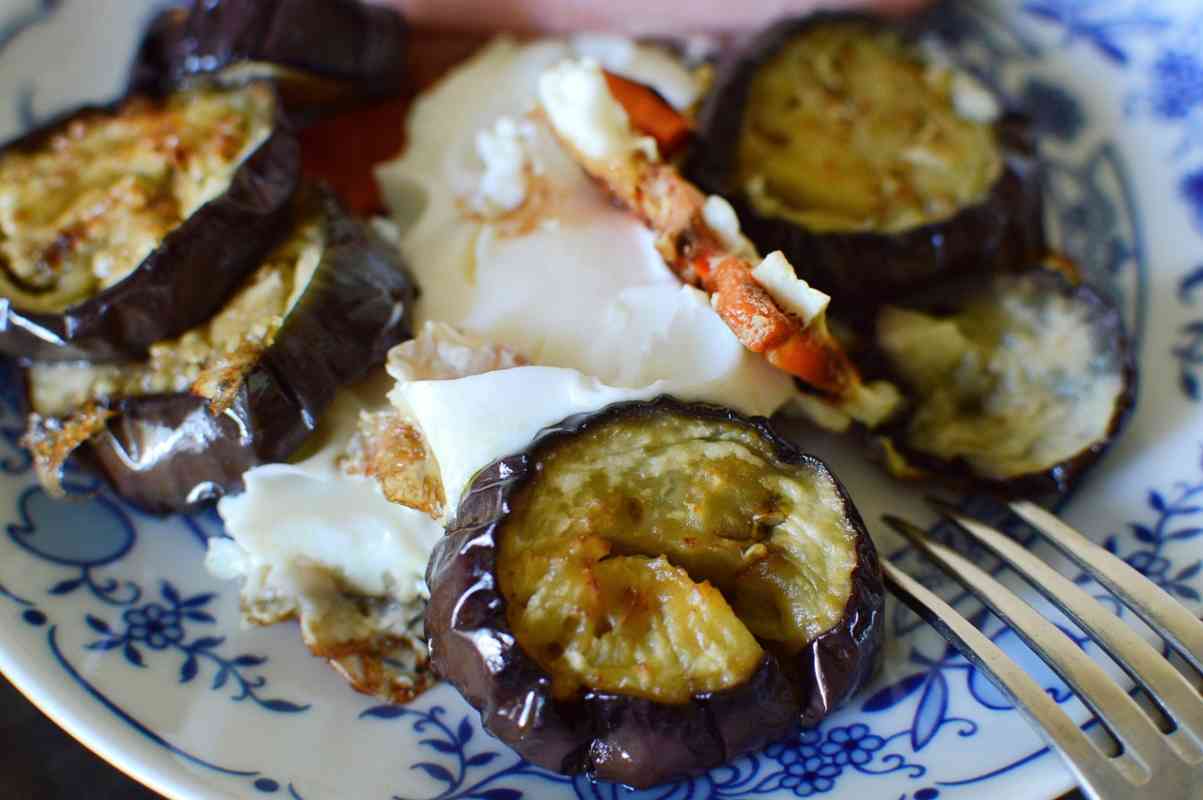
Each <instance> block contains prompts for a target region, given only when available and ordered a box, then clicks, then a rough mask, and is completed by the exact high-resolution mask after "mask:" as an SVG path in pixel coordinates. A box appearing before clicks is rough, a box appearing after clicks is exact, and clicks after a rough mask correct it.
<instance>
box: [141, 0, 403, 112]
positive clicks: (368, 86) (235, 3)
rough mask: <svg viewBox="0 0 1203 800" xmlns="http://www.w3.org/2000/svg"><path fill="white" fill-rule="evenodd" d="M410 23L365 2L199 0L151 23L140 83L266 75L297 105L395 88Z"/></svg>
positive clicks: (326, 103)
mask: <svg viewBox="0 0 1203 800" xmlns="http://www.w3.org/2000/svg"><path fill="white" fill-rule="evenodd" d="M405 58H406V27H405V22H404V20H403V19H402V18H401V15H400V14H399V13H397V12H396V11H395V10H393V9H391V8H389V7H387V6H384V5H373V4H370V3H365V2H360V0H193V2H192V3H191V4H190V5H189V7H187V8H173V9H168V10H167V11H164V12H163V13H162V14H161V15H159V17H158V18H157V19H155V20H154V22H152V23H151V26H150V28H149V30H148V31H147V35H146V38H145V39H144V41H143V43H142V47H141V52H140V53H139V56H138V58H137V60H136V62H135V67H134V76H133V83H134V85H141V86H148V87H151V88H152V89H157V90H162V89H165V88H166V89H171V88H175V87H178V86H181V85H188V84H189V83H190V82H192V81H193V80H195V79H197V78H201V79H204V80H209V79H212V78H214V77H217V78H218V79H219V80H221V81H222V82H232V83H237V82H241V81H245V80H247V79H251V78H270V79H271V80H273V81H275V82H276V83H277V85H278V86H279V87H280V91H281V94H283V96H284V98H285V101H286V102H287V103H288V105H289V106H290V107H291V108H294V109H298V110H323V109H328V108H330V107H332V106H339V105H343V104H345V103H346V102H347V101H351V100H368V99H373V98H383V97H390V96H392V95H395V94H398V93H399V92H400V91H401V89H402V86H403V85H404V76H405Z"/></svg>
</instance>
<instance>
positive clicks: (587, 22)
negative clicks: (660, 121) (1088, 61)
mask: <svg viewBox="0 0 1203 800" xmlns="http://www.w3.org/2000/svg"><path fill="white" fill-rule="evenodd" d="M376 2H384V3H388V4H390V5H394V6H397V7H398V8H400V9H401V10H402V11H403V12H404V13H405V16H406V18H407V19H408V20H409V22H410V23H411V24H412V25H414V26H415V27H421V28H436V29H442V30H460V31H481V30H497V29H505V30H527V31H573V30H613V31H621V32H624V33H631V34H649V33H678V34H679V33H694V32H697V33H705V32H710V31H717V30H728V31H730V30H738V29H741V28H753V27H757V26H759V25H763V24H764V23H765V22H767V21H768V20H772V19H775V18H777V17H780V16H784V15H786V14H799V13H804V12H807V11H813V10H816V9H820V8H835V9H849V8H864V9H870V10H875V11H881V12H885V13H891V14H904V13H907V12H909V11H914V10H915V9H917V8H920V7H922V6H924V5H927V2H925V0H739V1H738V2H732V0H376Z"/></svg>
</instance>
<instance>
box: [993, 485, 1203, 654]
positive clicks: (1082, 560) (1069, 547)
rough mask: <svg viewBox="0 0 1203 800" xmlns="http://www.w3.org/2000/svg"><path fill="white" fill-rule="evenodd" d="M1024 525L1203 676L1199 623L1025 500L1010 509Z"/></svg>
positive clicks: (1202, 635) (1202, 627) (1202, 636)
mask: <svg viewBox="0 0 1203 800" xmlns="http://www.w3.org/2000/svg"><path fill="white" fill-rule="evenodd" d="M1010 506H1011V510H1012V511H1013V512H1015V514H1016V515H1018V516H1019V518H1020V519H1022V520H1023V521H1024V522H1027V523H1028V524H1029V525H1031V526H1032V527H1033V528H1035V529H1036V530H1037V531H1038V532H1039V533H1040V534H1041V535H1042V536H1044V538H1045V539H1047V540H1048V541H1049V542H1051V543H1052V544H1053V545H1054V546H1055V547H1056V548H1057V549H1058V550H1060V551H1061V553H1062V554H1063V555H1065V557H1066V558H1068V559H1070V560H1071V561H1073V562H1074V563H1075V564H1076V565H1077V566H1078V568H1079V569H1081V570H1082V571H1083V572H1085V573H1087V574H1088V575H1090V577H1092V578H1094V579H1095V580H1096V581H1098V582H1099V583H1100V584H1102V585H1103V587H1104V588H1106V589H1107V591H1109V592H1111V593H1112V594H1114V595H1115V596H1116V597H1118V598H1119V599H1120V600H1122V601H1123V602H1124V604H1125V605H1127V606H1128V607H1129V608H1131V609H1132V610H1133V611H1135V612H1136V614H1137V616H1139V617H1140V618H1141V619H1143V620H1144V621H1145V622H1146V623H1148V625H1149V627H1150V628H1153V629H1154V630H1155V631H1157V633H1158V634H1160V635H1161V636H1163V637H1164V638H1165V639H1166V640H1167V641H1168V642H1169V643H1170V645H1171V646H1172V647H1173V648H1174V649H1175V650H1177V651H1178V652H1179V653H1181V654H1182V656H1183V657H1184V658H1185V659H1186V660H1187V661H1189V662H1190V664H1191V666H1193V667H1194V668H1195V669H1196V670H1198V671H1199V672H1200V673H1203V622H1200V621H1199V620H1198V619H1197V618H1196V617H1195V616H1194V615H1193V614H1191V612H1190V611H1189V610H1187V609H1186V608H1185V607H1184V606H1183V605H1182V604H1181V603H1179V602H1178V601H1177V600H1175V599H1174V598H1173V597H1171V596H1170V595H1169V593H1168V592H1166V591H1165V590H1164V589H1162V588H1161V587H1160V586H1157V585H1155V584H1154V583H1152V582H1151V581H1150V580H1149V579H1148V578H1145V577H1144V576H1143V575H1141V574H1140V573H1139V572H1137V571H1136V570H1135V569H1133V568H1132V567H1131V566H1129V565H1128V564H1127V563H1126V562H1125V561H1124V560H1123V559H1121V558H1118V557H1116V556H1115V555H1114V554H1112V553H1109V552H1108V551H1107V550H1105V549H1104V548H1102V547H1100V546H1099V545H1097V544H1095V543H1094V542H1092V541H1090V540H1089V539H1087V538H1086V537H1085V536H1083V535H1082V534H1080V533H1078V532H1077V531H1076V530H1074V529H1073V528H1071V527H1070V526H1069V525H1066V524H1065V523H1064V522H1062V521H1061V520H1060V519H1058V518H1057V517H1055V516H1053V515H1052V514H1050V513H1049V512H1047V511H1045V510H1044V509H1043V508H1041V507H1040V506H1038V505H1035V504H1034V503H1029V502H1027V501H1020V502H1014V503H1011V504H1010Z"/></svg>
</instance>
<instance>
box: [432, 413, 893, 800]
mask: <svg viewBox="0 0 1203 800" xmlns="http://www.w3.org/2000/svg"><path fill="white" fill-rule="evenodd" d="M426 580H427V584H428V585H429V587H430V592H431V600H430V605H429V607H428V610H427V615H426V627H427V635H428V637H429V639H430V646H431V657H432V663H433V664H434V667H435V669H436V671H437V672H439V674H441V675H442V676H443V677H444V678H446V679H447V680H449V681H450V682H451V683H452V684H454V685H455V686H456V687H457V688H458V689H459V690H460V692H462V693H463V695H464V696H465V697H466V698H467V699H468V701H469V702H470V703H472V704H473V705H474V706H476V707H477V708H478V709H480V711H481V714H482V716H483V718H484V723H485V726H486V727H487V728H488V729H489V730H490V731H492V732H493V733H494V734H495V735H497V736H498V737H500V738H501V739H502V740H504V741H505V742H507V743H508V744H510V745H511V746H512V747H513V748H514V749H515V750H517V751H518V752H519V753H520V754H521V755H522V756H523V757H525V758H527V759H530V760H531V761H533V762H535V763H536V764H539V765H541V766H544V767H547V768H549V769H553V770H557V771H560V772H564V773H569V774H571V773H578V772H584V773H586V774H588V775H589V776H590V777H594V778H598V779H604V780H612V781H620V782H622V783H626V784H629V785H632V786H636V787H644V786H650V785H654V784H657V783H662V782H664V781H667V780H671V779H673V778H675V777H679V776H682V775H687V774H691V773H695V772H699V771H702V770H705V769H708V768H711V767H714V766H717V765H719V764H721V763H724V762H726V761H728V760H730V759H733V758H735V757H737V756H739V755H740V754H743V753H746V752H748V751H750V750H753V749H755V748H758V747H760V746H762V745H764V744H766V743H768V742H770V741H772V740H773V739H775V738H778V737H780V736H782V735H784V734H785V733H786V732H787V731H788V730H789V729H790V728H791V727H792V726H794V725H796V724H797V723H798V722H799V721H800V720H801V721H802V722H803V723H809V724H813V723H815V722H817V721H818V720H819V719H821V718H822V717H823V716H824V715H825V714H826V713H827V712H828V711H830V710H831V709H832V708H834V707H835V706H837V705H839V704H840V703H842V702H843V701H844V700H845V699H847V697H848V696H849V695H850V694H851V693H852V692H854V691H855V690H856V689H857V688H858V687H859V686H860V685H861V684H862V683H863V682H864V681H865V680H866V678H867V677H868V676H869V674H870V673H871V672H872V670H873V668H874V665H875V662H876V659H877V655H878V650H879V647H880V644H881V635H882V627H881V624H882V620H881V617H882V614H881V608H882V584H881V575H880V569H879V566H878V563H877V555H876V551H875V550H874V548H873V544H872V541H871V540H870V539H869V535H868V533H867V532H866V531H865V528H864V524H863V523H862V522H861V519H860V516H859V514H858V513H857V511H856V509H855V507H854V506H853V505H852V502H851V501H850V500H849V499H848V496H847V495H846V494H845V492H844V490H843V488H842V487H841V485H840V483H839V482H838V481H837V480H836V478H835V477H834V476H833V475H832V474H831V473H830V472H829V471H828V469H827V468H826V466H824V465H823V464H822V462H820V461H818V460H817V459H815V458H813V457H811V456H807V455H804V454H802V453H800V452H798V451H797V450H796V449H795V448H794V447H793V446H792V445H790V444H789V443H787V442H786V441H784V440H783V439H781V438H780V437H779V436H778V435H777V434H776V433H775V432H774V431H773V429H772V428H771V426H770V425H769V423H768V422H767V421H766V420H764V419H763V418H757V419H748V418H743V417H740V416H739V415H737V414H735V413H734V412H732V411H729V410H726V409H723V408H719V407H716V406H708V405H696V404H695V405H690V404H684V403H681V402H678V401H676V400H673V399H671V398H660V399H659V400H655V401H652V402H631V403H621V404H617V405H613V406H610V407H608V408H606V409H603V410H601V411H599V412H595V413H592V414H584V415H580V416H576V417H570V418H569V419H567V420H565V421H564V422H562V423H560V424H558V425H556V426H553V427H551V428H548V429H546V430H544V431H543V432H541V433H540V434H539V435H538V436H537V437H536V439H535V441H534V442H533V444H532V445H531V446H530V448H529V449H528V450H526V451H525V452H521V453H517V454H514V455H512V456H509V457H506V458H503V459H500V460H499V461H497V462H495V463H493V464H492V465H490V466H488V467H486V468H485V469H483V470H482V471H481V472H480V473H479V474H478V475H477V477H476V478H475V479H474V480H473V483H472V485H471V486H470V487H469V489H468V491H467V492H466V494H465V495H464V497H463V500H462V501H461V503H460V505H459V509H458V512H457V514H456V516H455V519H454V521H453V522H452V524H451V525H450V527H449V530H448V535H447V536H446V537H445V538H444V539H442V540H441V541H440V542H439V544H438V545H437V546H436V548H435V551H434V555H433V556H432V558H431V561H430V565H429V566H428V568H427V574H426Z"/></svg>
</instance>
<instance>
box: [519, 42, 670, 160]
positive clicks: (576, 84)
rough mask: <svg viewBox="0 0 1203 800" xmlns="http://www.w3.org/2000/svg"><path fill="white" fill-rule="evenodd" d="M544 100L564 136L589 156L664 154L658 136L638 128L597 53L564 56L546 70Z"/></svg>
mask: <svg viewBox="0 0 1203 800" xmlns="http://www.w3.org/2000/svg"><path fill="white" fill-rule="evenodd" d="M539 101H540V103H541V104H542V106H543V110H544V111H546V112H547V116H548V117H550V118H551V123H552V125H553V126H555V129H556V131H558V132H559V134H560V136H563V137H564V138H565V139H567V140H568V141H569V142H571V143H572V146H573V147H574V148H576V149H577V150H579V151H580V152H581V153H582V154H584V155H585V156H587V157H588V158H591V159H596V160H599V161H607V160H610V159H617V158H623V157H624V156H626V155H627V154H628V153H630V152H632V151H636V150H637V151H639V152H642V153H643V154H644V155H646V156H647V157H648V158H649V159H651V160H653V161H655V160H656V158H657V157H658V155H657V151H656V142H655V140H654V139H651V138H650V137H647V136H637V135H635V134H634V133H633V131H632V129H631V120H630V118H629V117H627V112H626V109H624V108H623V107H622V106H621V105H620V104H619V102H618V101H617V100H615V99H614V95H612V94H611V93H610V87H609V86H608V85H607V83H606V78H605V75H603V74H602V69H601V65H600V64H598V63H597V62H596V61H594V60H593V59H591V58H582V59H577V60H571V61H562V62H560V63H559V64H557V65H556V66H554V67H552V68H551V69H549V70H547V72H545V73H543V76H542V77H541V78H540V79H539Z"/></svg>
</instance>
